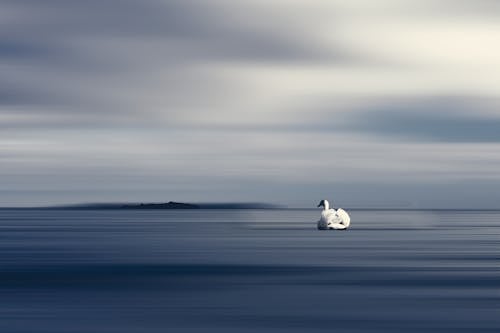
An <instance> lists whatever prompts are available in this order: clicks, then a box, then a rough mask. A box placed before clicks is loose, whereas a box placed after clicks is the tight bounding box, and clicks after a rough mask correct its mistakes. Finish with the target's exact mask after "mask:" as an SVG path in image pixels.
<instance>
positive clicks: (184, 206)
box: [120, 201, 200, 209]
mask: <svg viewBox="0 0 500 333" xmlns="http://www.w3.org/2000/svg"><path fill="white" fill-rule="evenodd" d="M120 208H127V209H199V208H200V206H199V205H195V204H189V203H183V202H174V201H169V202H166V203H146V204H144V203H141V204H138V205H137V204H135V205H123V206H121V207H120Z"/></svg>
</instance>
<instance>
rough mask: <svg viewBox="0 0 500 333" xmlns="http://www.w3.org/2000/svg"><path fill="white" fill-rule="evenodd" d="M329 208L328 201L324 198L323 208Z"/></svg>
mask: <svg viewBox="0 0 500 333" xmlns="http://www.w3.org/2000/svg"><path fill="white" fill-rule="evenodd" d="M329 209H330V203H329V202H328V201H326V200H325V202H324V209H323V210H329Z"/></svg>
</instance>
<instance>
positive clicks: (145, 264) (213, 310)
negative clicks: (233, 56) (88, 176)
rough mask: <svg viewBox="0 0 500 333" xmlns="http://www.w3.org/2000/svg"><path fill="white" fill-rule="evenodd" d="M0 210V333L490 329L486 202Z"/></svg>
mask: <svg viewBox="0 0 500 333" xmlns="http://www.w3.org/2000/svg"><path fill="white" fill-rule="evenodd" d="M318 216H319V212H318V211H315V210H276V211H271V210H241V211H237V210H236V211H233V210H220V211H218V210H187V211H178V210H175V211H173V210H170V211H169V210H164V211H161V210H153V211H146V210H139V211H131V210H126V211H123V210H95V211H91V210H81V211H76V210H75V211H70V210H38V211H36V210H0V295H1V297H0V332H11V333H21V332H22V333H25V332H26V333H27V332H30V333H32V332H47V333H59V332H72V333H75V332H85V333H88V332H120V333H127V332H144V333H149V332H331V331H335V332H499V331H500V212H494V211H491V212H488V211H440V212H431V211H351V217H352V228H351V229H350V230H348V231H317V230H315V221H316V220H317V219H318Z"/></svg>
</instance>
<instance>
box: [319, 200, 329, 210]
mask: <svg viewBox="0 0 500 333" xmlns="http://www.w3.org/2000/svg"><path fill="white" fill-rule="evenodd" d="M318 207H323V208H328V207H330V204H329V203H328V200H326V199H323V200H321V201H320V202H319V204H318Z"/></svg>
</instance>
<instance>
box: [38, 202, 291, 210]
mask: <svg viewBox="0 0 500 333" xmlns="http://www.w3.org/2000/svg"><path fill="white" fill-rule="evenodd" d="M45 208H47V209H280V208H284V207H282V206H277V205H272V204H266V203H232V202H229V203H185V202H175V201H169V202H165V203H126V204H123V203H122V204H120V203H95V204H93V203H90V204H76V205H65V206H56V207H45Z"/></svg>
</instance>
